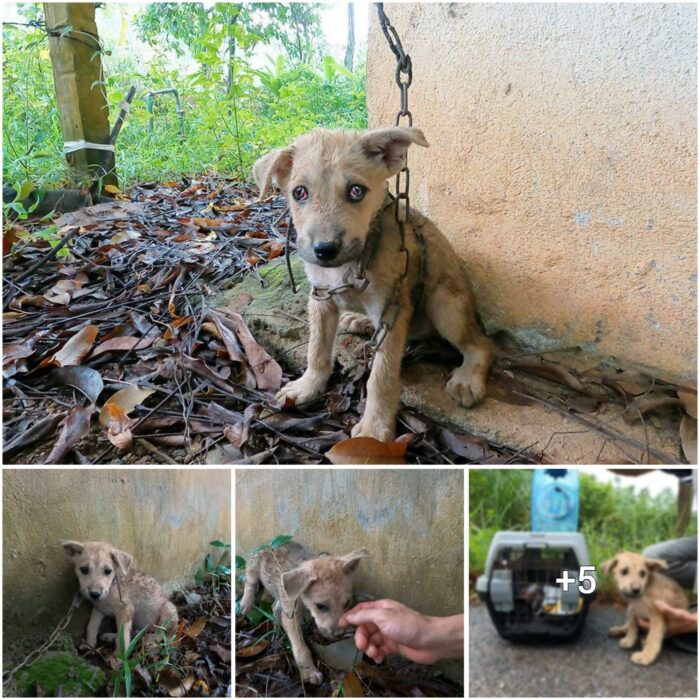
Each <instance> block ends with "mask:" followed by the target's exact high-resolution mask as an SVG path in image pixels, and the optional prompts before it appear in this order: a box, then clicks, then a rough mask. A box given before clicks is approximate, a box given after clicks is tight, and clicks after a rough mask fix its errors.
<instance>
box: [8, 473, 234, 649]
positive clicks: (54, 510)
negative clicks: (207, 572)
mask: <svg viewBox="0 0 700 700" xmlns="http://www.w3.org/2000/svg"><path fill="white" fill-rule="evenodd" d="M230 530H231V474H230V471H229V470H213V469H196V470H194V469H193V470H180V469H178V470H173V469H168V470H162V469H110V470H98V469H92V470H88V469H14V470H9V469H8V470H3V615H4V620H3V642H4V646H5V648H6V649H7V645H8V644H11V643H13V642H15V641H17V640H18V639H21V638H23V637H29V636H31V635H34V634H36V633H44V634H46V633H48V632H49V631H51V630H53V627H54V626H55V624H56V623H57V622H58V621H59V620H60V619H61V618H62V617H63V615H64V614H65V613H66V611H67V609H68V606H69V604H70V601H71V598H72V596H73V594H74V593H75V591H76V590H77V579H76V577H75V574H74V573H73V567H72V565H71V564H70V562H69V561H68V560H67V559H66V558H65V556H64V553H63V549H62V548H61V547H60V546H58V540H59V539H74V540H107V541H109V542H112V543H113V544H115V545H116V546H118V547H119V548H120V549H124V550H126V551H128V552H130V553H131V554H133V555H134V557H135V559H134V566H135V567H136V568H138V569H140V570H142V571H144V572H146V573H147V574H150V575H151V576H153V577H154V578H155V579H156V580H157V581H159V582H160V583H161V584H162V585H163V587H164V588H165V589H166V590H168V591H172V590H174V589H176V588H177V587H178V586H179V585H182V584H185V583H187V582H191V581H192V577H193V575H194V572H195V571H196V569H197V568H198V567H199V566H201V564H202V562H203V560H204V557H205V556H206V554H207V552H208V551H210V547H209V542H210V541H212V540H214V539H220V540H224V541H226V542H230V541H231V540H230ZM88 608H89V606H88V605H85V604H84V605H83V606H82V608H81V609H80V610H79V611H78V614H76V617H75V618H74V620H73V622H72V623H71V627H70V628H69V629H70V630H71V631H73V632H74V633H76V634H78V633H80V632H83V633H84V624H85V620H86V619H87V615H88Z"/></svg>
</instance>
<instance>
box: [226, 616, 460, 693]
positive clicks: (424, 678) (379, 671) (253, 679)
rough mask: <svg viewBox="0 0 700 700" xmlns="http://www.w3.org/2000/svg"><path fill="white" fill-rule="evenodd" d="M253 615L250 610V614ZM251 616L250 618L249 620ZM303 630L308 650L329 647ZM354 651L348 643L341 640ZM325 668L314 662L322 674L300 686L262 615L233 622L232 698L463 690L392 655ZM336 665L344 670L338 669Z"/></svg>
mask: <svg viewBox="0 0 700 700" xmlns="http://www.w3.org/2000/svg"><path fill="white" fill-rule="evenodd" d="M254 612H255V611H254ZM251 617H253V616H251ZM311 627H312V625H311V624H308V625H306V626H305V629H304V639H306V640H307V641H308V642H309V643H310V644H311V645H323V646H325V648H326V649H327V648H328V647H329V646H331V645H338V643H337V642H336V643H329V642H328V640H325V639H324V638H323V637H321V636H320V635H318V633H316V632H315V631H314V630H312V629H311ZM346 641H347V645H346V646H349V647H353V648H354V642H352V641H351V639H347V640H346ZM333 658H335V657H334V656H331V655H329V656H328V657H327V661H328V663H324V662H323V661H322V660H320V659H317V663H318V668H319V670H320V671H321V672H322V673H323V677H324V680H323V683H321V685H318V686H314V685H310V684H308V683H306V684H304V683H302V682H301V680H300V677H299V671H298V670H297V668H296V665H295V664H294V657H293V656H292V652H291V649H290V647H289V641H288V640H287V637H286V635H285V634H284V632H283V631H282V630H281V629H280V628H279V627H278V626H277V625H275V624H274V623H273V622H272V621H271V620H270V619H269V618H268V617H267V616H265V615H264V614H263V615H260V616H258V617H256V618H254V619H253V620H251V619H248V618H245V617H238V618H236V693H235V694H236V697H288V698H296V697H301V696H311V697H463V696H464V685H463V683H461V682H457V681H456V680H454V677H455V675H456V674H455V673H450V674H446V673H445V672H444V671H443V670H441V669H440V667H434V666H425V665H420V664H414V663H411V662H409V661H407V660H405V659H403V658H402V657H399V656H392V657H389V658H388V659H386V660H385V661H384V662H383V663H382V664H381V665H377V664H375V663H374V662H373V661H372V660H370V659H369V658H368V657H367V658H363V657H362V655H361V654H360V653H359V652H357V651H356V650H355V652H354V658H352V659H350V661H349V663H348V662H347V660H343V661H340V662H334V661H333V660H332V659H333ZM339 666H349V667H350V668H346V670H343V669H342V668H338V667H339Z"/></svg>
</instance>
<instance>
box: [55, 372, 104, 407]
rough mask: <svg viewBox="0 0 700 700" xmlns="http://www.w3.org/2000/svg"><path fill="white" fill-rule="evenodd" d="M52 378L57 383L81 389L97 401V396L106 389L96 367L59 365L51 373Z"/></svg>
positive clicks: (90, 398) (94, 401)
mask: <svg viewBox="0 0 700 700" xmlns="http://www.w3.org/2000/svg"><path fill="white" fill-rule="evenodd" d="M51 378H52V379H53V381H55V382H56V383H57V384H66V385H68V386H72V387H75V388H76V389H78V390H79V391H81V392H82V393H83V394H85V396H87V398H88V399H89V400H90V403H96V402H97V398H98V397H99V395H100V394H101V393H102V390H103V389H104V383H103V382H102V376H101V375H100V373H99V372H98V371H97V370H96V369H92V368H91V367H80V366H77V365H76V366H73V367H57V368H56V369H55V370H53V372H52V373H51Z"/></svg>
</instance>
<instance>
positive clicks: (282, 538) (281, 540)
mask: <svg viewBox="0 0 700 700" xmlns="http://www.w3.org/2000/svg"><path fill="white" fill-rule="evenodd" d="M293 538H294V535H277V537H275V538H274V539H273V540H272V541H271V542H270V547H273V548H274V547H281V546H282V545H283V544H287V542H289V541H290V540H292V539H293Z"/></svg>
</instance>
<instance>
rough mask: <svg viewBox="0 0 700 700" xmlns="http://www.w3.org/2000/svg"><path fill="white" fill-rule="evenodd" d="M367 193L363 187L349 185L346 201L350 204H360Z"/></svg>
mask: <svg viewBox="0 0 700 700" xmlns="http://www.w3.org/2000/svg"><path fill="white" fill-rule="evenodd" d="M366 193H367V188H366V187H365V186H364V185H350V187H348V200H349V201H350V202H361V201H362V199H363V198H364V196H365V194H366Z"/></svg>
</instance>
